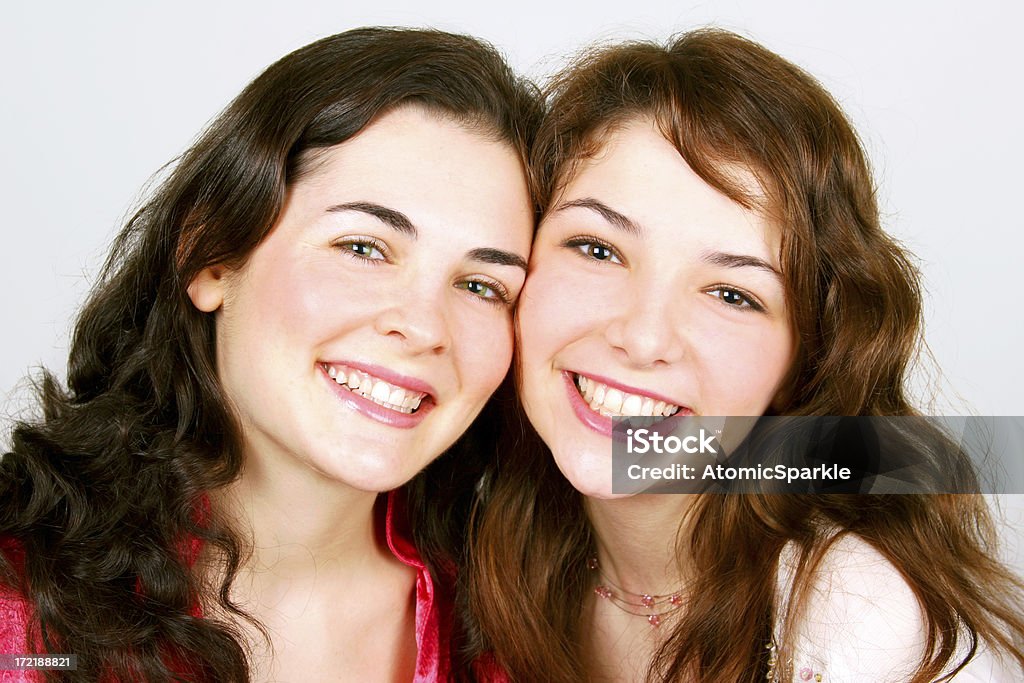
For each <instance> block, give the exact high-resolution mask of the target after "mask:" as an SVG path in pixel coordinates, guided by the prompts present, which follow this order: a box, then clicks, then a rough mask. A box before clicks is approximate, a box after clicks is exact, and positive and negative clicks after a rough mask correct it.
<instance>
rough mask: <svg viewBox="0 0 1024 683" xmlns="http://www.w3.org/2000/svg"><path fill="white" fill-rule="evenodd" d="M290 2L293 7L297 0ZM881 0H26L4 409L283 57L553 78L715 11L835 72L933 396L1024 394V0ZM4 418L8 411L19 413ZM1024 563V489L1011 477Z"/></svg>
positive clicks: (4, 127)
mask: <svg viewBox="0 0 1024 683" xmlns="http://www.w3.org/2000/svg"><path fill="white" fill-rule="evenodd" d="M286 5H287V6H286ZM907 5H908V6H903V4H901V3H893V2H891V1H877V0H870V1H864V2H859V3H855V4H846V5H842V6H833V5H832V3H820V2H775V3H764V2H756V1H750V2H740V1H735V0H734V1H732V2H720V3H683V2H673V1H670V0H655V1H651V0H630V1H629V2H617V3H589V2H588V3H586V4H584V3H582V2H576V3H564V4H555V3H553V2H550V1H547V2H517V3H503V4H502V5H500V6H497V5H494V6H492V5H491V4H490V3H479V4H477V3H472V2H468V1H466V0H432V1H431V2H429V3H427V2H409V1H406V2H402V3H390V4H387V5H384V4H382V3H371V4H370V6H367V5H365V4H364V5H358V6H357V5H356V4H355V3H346V2H339V1H337V0H323V1H313V0H305V1H303V0H297V1H293V2H289V3H283V2H274V3H266V2H255V1H250V2H225V3H212V2H210V3H206V2H196V1H192V0H188V1H180V2H174V3H169V2H168V3H164V4H162V5H161V4H159V3H136V2H128V1H124V2H102V1H96V2H90V3H72V2H67V3H64V4H61V3H53V2H50V3H46V2H40V3H18V4H17V5H14V6H8V7H6V8H5V10H4V12H3V20H2V25H0V65H2V66H0V73H2V76H3V77H2V81H0V82H2V84H3V85H2V98H3V100H2V102H3V107H2V108H0V131H3V141H4V145H3V165H2V170H0V173H2V176H0V181H2V182H0V192H2V198H3V218H2V226H3V227H2V230H3V249H2V252H0V278H2V279H0V307H2V309H0V310H2V313H3V320H4V321H5V324H4V327H3V332H2V337H0V350H2V356H0V402H2V409H0V419H2V420H6V419H9V416H12V415H13V416H16V415H19V414H24V411H26V410H28V408H27V407H26V406H29V405H30V402H29V400H28V399H27V396H28V393H27V391H26V384H25V382H24V379H23V378H24V377H25V376H26V374H27V373H28V372H29V371H30V370H31V369H32V368H33V367H37V366H39V365H45V366H47V367H49V368H51V369H54V370H57V371H58V372H61V373H62V368H63V364H64V361H65V357H66V352H67V349H66V346H67V341H68V332H69V325H70V320H71V318H72V316H73V314H74V312H75V310H76V309H77V307H78V305H79V303H80V302H81V300H82V298H83V297H84V295H85V294H86V292H87V291H88V288H89V286H90V283H91V282H92V280H93V277H94V275H95V273H96V270H97V267H98V265H99V264H100V262H101V261H102V258H103V256H104V254H105V252H106V248H107V245H108V243H109V241H110V239H111V238H112V236H113V234H114V232H115V231H116V228H117V226H118V224H119V223H120V222H122V221H123V219H124V218H125V216H126V215H127V214H128V213H129V211H130V209H131V208H132V206H134V204H135V202H136V201H137V200H138V198H139V197H140V196H141V191H142V189H143V187H144V186H145V184H146V182H147V180H148V179H149V178H150V177H151V174H153V173H154V172H155V171H156V170H157V169H158V168H160V167H161V166H162V165H163V164H165V163H166V162H168V161H169V160H171V159H173V158H174V157H175V156H176V155H178V154H179V153H181V152H182V151H183V150H184V149H185V148H187V147H188V145H189V144H190V142H191V141H192V140H193V139H194V137H195V135H196V134H197V133H198V131H199V130H200V129H201V128H202V127H203V126H204V125H205V124H206V123H207V122H209V121H210V119H211V118H212V117H214V116H215V115H216V113H217V112H218V111H219V110H220V109H221V108H222V107H224V105H226V104H227V103H228V101H229V100H230V99H231V98H232V97H233V96H234V95H235V94H237V93H238V91H240V90H241V88H242V87H243V86H244V85H245V83H246V82H248V81H249V80H250V79H251V78H253V77H254V76H255V75H256V74H258V73H259V72H260V71H261V70H262V69H263V68H264V67H265V66H267V65H268V64H269V63H271V62H272V61H274V60H275V59H277V58H278V57H280V56H282V55H284V54H285V53H286V52H289V51H290V50H292V49H295V48H297V47H299V46H301V45H303V44H305V43H307V42H310V41H311V40H313V39H315V38H318V37H322V36H325V35H328V34H331V33H335V32H338V31H342V30H345V29H347V28H351V27H355V26H360V25H366V24H391V25H416V26H422V25H430V26H435V27H438V28H444V29H449V30H456V31H463V32H468V33H472V34H475V35H477V36H480V37H483V38H486V39H488V40H490V41H491V42H493V43H495V44H496V45H497V46H498V47H499V48H501V49H502V50H503V51H504V52H505V53H506V54H507V55H508V57H509V59H510V60H511V62H512V63H513V65H515V66H516V67H517V68H519V69H520V70H521V71H523V72H525V73H527V74H529V75H531V76H534V77H536V78H543V77H544V76H545V75H546V74H547V73H550V72H551V71H552V70H553V69H554V68H556V67H557V66H558V65H559V64H560V63H561V61H562V59H563V57H564V56H565V55H566V54H569V53H571V52H572V51H573V50H575V49H576V48H578V47H580V46H582V45H584V44H587V43H590V42H592V41H594V40H616V39H621V38H637V37H653V38H658V39H663V38H665V37H666V36H667V35H669V34H670V33H671V32H673V31H677V30H683V29H687V28H693V27H697V26H702V25H706V24H710V23H713V24H717V25H719V26H722V27H725V28H729V29H733V30H737V31H739V32H741V33H744V34H746V35H748V36H750V37H753V38H755V39H756V40H758V41H760V42H762V43H764V44H766V45H767V46H768V47H770V48H771V49H773V50H775V51H777V52H779V53H780V54H782V55H783V56H785V57H787V58H789V59H791V60H793V61H795V62H796V63H798V64H800V65H801V66H803V67H805V68H806V69H807V70H809V71H810V72H811V73H812V74H814V75H815V76H817V77H818V78H819V79H820V80H821V81H822V82H823V83H824V85H825V86H826V87H827V88H828V89H829V90H830V91H831V92H832V93H833V94H834V95H835V96H836V98H837V99H838V100H839V101H840V103H841V104H842V105H843V106H844V107H845V109H846V111H847V112H848V113H849V114H850V116H851V117H852V119H853V121H854V123H855V124H856V126H857V128H858V130H859V131H860V133H861V135H862V137H863V141H864V144H865V146H866V148H867V150H868V153H869V155H870V157H871V159H872V161H873V163H874V167H875V173H876V177H877V179H878V182H879V198H880V202H881V206H882V210H883V214H884V217H885V224H886V226H887V228H888V229H889V230H890V231H891V232H892V233H893V234H895V235H896V236H898V237H899V238H900V239H901V240H902V241H903V242H904V243H905V244H906V245H907V246H908V247H909V248H910V249H911V250H912V251H913V252H914V253H915V254H916V255H917V257H918V259H919V262H920V266H921V268H922V270H923V272H924V276H925V282H926V287H927V311H926V314H927V328H926V335H927V340H928V344H929V346H930V349H931V358H932V360H927V359H926V362H924V363H923V364H922V367H921V368H919V369H918V370H917V372H916V373H915V376H914V385H915V387H917V389H916V393H917V396H918V399H919V401H920V403H921V405H922V406H923V407H925V408H926V409H928V410H929V412H932V413H940V414H941V413H947V414H971V413H973V414H983V415H1024V392H1022V391H1021V390H1020V387H1019V384H1020V381H1021V379H1024V357H1022V355H1021V353H1020V352H1019V348H1020V347H1021V345H1022V344H1021V342H1022V341H1024V324H1022V323H1021V318H1022V316H1021V312H1020V306H1019V302H1018V299H1017V297H1018V296H1019V294H1020V286H1019V278H1020V273H1021V268H1020V267H1019V266H1018V263H1017V261H1018V259H1019V258H1020V255H1021V252H1022V249H1021V247H1022V246H1024V236H1022V230H1021V229H1022V227H1024V220H1022V219H1021V216H1020V209H1019V208H1018V204H1017V202H1016V199H1017V198H1018V195H1019V193H1020V189H1019V185H1020V180H1021V173H1020V172H1019V170H1018V168H1019V164H1020V160H1021V158H1022V155H1024V134H1022V132H1021V127H1020V125H1019V122H1018V119H1019V118H1020V117H1021V110H1022V107H1021V104H1022V95H1021V91H1020V82H1021V79H1020V74H1019V69H1020V67H1021V65H1022V64H1024V59H1022V57H1024V50H1022V49H1021V40H1020V35H1019V27H1020V25H1021V23H1022V21H1021V20H1022V19H1024V9H1022V7H1024V6H1022V5H1021V4H1020V3H1019V2H1016V3H1011V2H1005V3H1000V2H994V1H992V0H982V1H979V2H972V3H970V4H969V5H966V4H965V5H960V4H958V3H944V2H933V3H928V4H924V3H921V4H918V3H913V4H910V3H908V4H907ZM4 424H6V422H5V423H4ZM1001 502H1002V503H1003V505H1004V507H1005V508H1006V528H1005V530H1004V531H1005V536H1006V538H1007V540H1008V541H1009V548H1008V552H1009V553H1010V556H1011V557H1013V558H1015V559H1014V561H1015V562H1016V563H1017V566H1018V567H1022V566H1024V559H1022V555H1024V553H1022V549H1021V545H1022V544H1021V543H1020V539H1019V536H1020V529H1021V528H1022V527H1024V500H1022V499H1021V498H1020V497H1018V498H1017V499H1016V500H1014V499H1011V498H1006V499H1004V500H1003V501H1001Z"/></svg>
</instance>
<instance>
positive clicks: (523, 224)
mask: <svg viewBox="0 0 1024 683" xmlns="http://www.w3.org/2000/svg"><path fill="white" fill-rule="evenodd" d="M539 115H540V105H539V100H538V99H537V97H536V95H535V92H534V89H533V88H532V87H531V86H529V85H528V84H527V83H526V82H524V81H520V80H518V79H517V78H516V77H515V76H514V75H513V74H512V73H511V71H510V70H509V68H508V67H507V66H506V64H505V63H504V61H503V60H502V59H501V57H500V56H499V55H498V54H497V53H496V52H495V51H494V50H493V49H492V48H490V47H488V46H486V45H484V44H482V43H480V42H478V41H476V40H474V39H472V38H468V37H465V36H458V35H451V34H446V33H441V32H435V31H417V30H391V29H372V28H371V29H360V30H354V31H350V32H347V33H343V34H340V35H336V36H332V37H330V38H325V39H323V40H321V41H318V42H316V43H313V44H311V45H309V46H307V47H304V48H302V49H300V50H298V51H296V52H294V53H292V54H290V55H288V56H286V57H284V58H283V59H281V60H280V61H279V62H277V63H276V64H274V65H272V66H271V67H269V68H268V69H267V70H266V71H265V72H264V73H263V74H262V75H260V76H259V77H258V78H257V79H256V80H255V81H253V82H252V83H251V84H250V85H249V86H248V87H247V88H246V89H245V90H244V91H243V92H242V94H241V95H239V97H238V98H237V99H236V100H235V101H234V102H233V103H232V104H231V105H230V106H229V107H228V109H227V110H226V111H225V112H224V113H223V114H222V115H221V116H220V117H219V118H218V119H217V120H216V121H215V122H214V123H213V124H212V125H211V126H210V128H209V130H207V131H206V132H205V134H204V135H203V136H202V137H201V139H200V140H199V141H198V142H197V143H196V144H195V146H194V147H192V149H190V150H189V151H188V152H187V153H186V154H185V155H184V156H183V157H182V159H181V160H180V161H179V162H178V164H177V165H176V166H175V168H174V170H173V171H172V172H171V173H170V175H169V177H168V178H167V180H166V181H165V182H164V183H163V184H162V186H161V187H160V188H159V189H158V190H157V191H156V193H155V194H154V196H153V197H152V199H150V200H149V201H148V202H147V203H146V204H145V205H144V206H143V207H142V209H141V210H140V211H139V212H138V213H137V214H136V215H135V216H134V217H133V218H132V219H131V220H130V221H129V222H128V224H127V226H126V227H125V229H124V231H123V232H122V233H121V234H120V236H119V237H118V239H117V241H116V243H115V245H114V248H113V252H112V255H111V256H110V259H109V262H108V264H107V266H106V269H105V271H104V275H103V277H102V280H101V282H100V283H99V285H98V287H97V288H96V290H95V291H94V292H93V294H92V296H91V298H90V299H89V301H88V302H87V304H86V306H85V308H84V310H83V311H82V313H81V317H80V318H79V320H78V323H77V327H76V328H75V335H74V340H73V344H72V349H71V353H70V359H69V367H68V387H67V389H66V390H65V389H63V388H62V387H60V386H59V385H58V383H57V382H56V381H55V380H54V379H53V377H52V376H50V375H46V376H44V378H43V381H42V386H41V402H42V408H43V413H44V414H43V417H42V418H41V419H40V420H39V421H38V422H33V423H23V424H19V425H18V426H17V427H16V428H15V430H14V432H13V436H12V443H13V446H12V450H11V452H10V453H7V454H6V455H5V456H4V457H3V459H2V462H0V543H2V546H0V549H2V551H3V552H2V553H0V572H2V573H0V578H2V580H0V652H3V653H15V654H16V653H65V654H74V655H76V656H77V670H76V671H67V672H54V673H55V674H60V676H59V677H60V678H62V679H65V680H83V681H93V680H100V679H102V680H146V681H159V680H171V679H174V680H209V681H241V680H247V679H250V678H252V679H259V680H302V681H311V680H327V679H330V680H371V679H372V680H395V681H409V680H416V681H434V680H446V679H447V678H448V676H449V673H450V672H449V652H450V649H451V647H452V643H451V642H450V638H449V635H450V634H449V631H450V628H451V619H450V609H449V606H448V602H449V601H450V599H451V595H450V591H449V590H448V586H447V585H446V584H445V579H446V578H449V579H450V576H447V573H448V569H449V568H450V566H451V563H452V562H453V560H456V559H457V557H456V554H457V552H459V550H460V549H461V541H462V538H461V535H460V531H461V530H460V525H459V519H460V514H461V511H462V508H463V507H464V506H465V505H466V503H467V501H466V500H465V499H466V498H468V494H469V493H471V492H472V486H473V482H474V481H475V479H476V476H478V469H477V468H476V466H475V464H474V463H475V462H476V460H478V459H479V456H477V455H476V453H477V451H478V450H479V449H478V448H476V447H471V445H470V444H467V443H465V442H463V443H462V448H461V450H460V452H458V453H454V454H449V456H448V457H446V458H443V459H442V460H441V461H438V462H437V463H435V464H434V466H433V467H431V468H428V469H427V470H426V471H425V472H423V473H421V474H419V475H418V476H417V473H419V472H420V471H421V470H423V469H424V468H425V467H426V466H427V465H428V464H429V463H431V461H432V460H434V459H435V458H437V457H438V456H439V455H441V453H442V452H444V451H445V450H446V449H449V447H451V446H452V445H453V443H454V442H456V440H457V439H458V438H459V437H460V435H462V434H463V432H465V431H466V430H467V428H469V427H470V424H471V423H472V422H473V420H474V418H475V417H476V416H477V415H478V413H480V411H481V409H482V408H483V407H484V404H485V402H486V401H487V400H488V397H489V396H490V395H491V394H492V392H494V391H495V389H496V388H498V386H499V384H501V382H502V380H503V378H504V377H505V375H506V373H507V370H508V366H509V362H510V359H511V354H512V336H513V335H512V306H513V303H514V301H515V300H516V298H517V296H518V293H519V290H520V288H521V287H522V284H523V280H524V279H525V266H526V259H527V257H528V255H529V247H530V240H531V237H532V231H533V227H534V226H533V218H534V210H533V202H532V201H531V197H530V193H529V191H528V186H527V182H526V176H525V173H524V166H525V160H526V159H525V155H526V150H527V147H528V144H529V141H530V137H531V135H532V131H533V130H534V129H535V127H536V124H537V122H538V121H539ZM485 426H486V425H485ZM470 436H471V435H470ZM458 449H459V447H458V446H456V448H455V450H458ZM453 458H457V460H453ZM410 480H413V481H412V482H411V483H409V484H408V485H407V486H405V488H401V489H399V487H403V485H406V484H407V482H410ZM395 489H398V490H397V491H395ZM386 491H391V493H390V494H388V495H386V496H382V497H378V494H379V493H381V492H386ZM428 492H429V502H428V500H427V493H428ZM410 528H411V531H410V530H409V529H410ZM3 675H4V676H7V677H9V676H12V675H16V674H8V673H5V674H3ZM22 675H23V676H24V677H25V678H26V679H30V680H35V674H32V675H30V674H29V673H28V672H25V673H23V674H22ZM4 680H8V678H6V677H5V678H4ZM17 680H20V679H17Z"/></svg>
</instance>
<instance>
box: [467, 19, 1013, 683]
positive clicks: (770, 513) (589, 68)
mask: <svg viewBox="0 0 1024 683" xmlns="http://www.w3.org/2000/svg"><path fill="white" fill-rule="evenodd" d="M549 104H550V108H549V111H548V112H547V114H546V118H545V121H544V123H542V125H541V128H540V131H539V133H538V136H537V144H536V145H535V147H534V150H533V152H532V162H533V167H534V170H535V172H536V175H537V177H538V178H539V179H540V184H541V186H542V197H541V204H542V207H543V209H544V213H543V219H542V220H541V223H540V227H539V228H538V232H537V236H536V239H535V243H534V247H533V253H532V256H531V263H530V275H529V277H528V278H527V283H526V285H525V287H524V290H523V295H522V297H521V301H520V305H519V309H518V310H519V320H518V323H519V329H518V332H519V338H520V342H521V344H520V347H519V364H518V365H519V368H518V369H519V380H520V382H519V393H520V396H521V399H522V401H521V402H522V408H523V411H522V412H523V413H525V415H524V416H515V415H513V416H512V418H513V420H512V427H511V429H510V433H511V434H516V435H517V436H518V435H521V437H519V438H515V439H513V438H510V439H509V440H508V441H507V442H505V443H503V444H502V449H503V450H505V451H507V452H504V453H500V454H499V457H498V458H496V459H495V460H494V461H493V463H492V465H491V466H490V467H489V471H488V474H487V476H486V478H485V480H484V484H483V485H482V486H481V496H480V498H481V502H480V504H479V505H478V507H477V515H476V517H475V523H474V525H473V527H472V528H473V530H474V532H475V537H474V539H473V554H472V572H471V577H470V593H471V600H470V601H469V608H470V611H471V615H472V617H473V618H474V619H475V620H476V624H477V626H478V629H476V635H477V638H476V641H475V642H476V644H477V645H478V648H479V650H480V651H481V652H483V651H490V652H492V653H493V655H494V656H495V657H496V658H497V660H498V661H499V663H501V664H502V665H503V667H504V669H505V670H506V671H507V672H508V673H509V674H510V677H511V678H512V679H513V680H517V681H532V680H536V672H538V671H543V672H544V677H543V678H544V680H545V681H548V682H559V683H569V682H574V681H644V680H646V681H659V682H661V681H679V682H680V683H697V682H703V681H708V682H711V681H715V682H717V681H743V682H748V683H754V682H755V681H765V680H768V681H771V682H773V683H782V682H786V683H789V682H791V681H825V682H828V683H839V682H844V683H845V682H849V683H862V682H863V681H898V682H900V683H906V682H908V681H910V682H912V683H932V682H933V681H936V680H951V679H952V678H953V677H954V676H955V677H956V680H957V681H1019V680H1021V677H1020V671H1021V669H1020V667H1021V666H1022V665H1024V650H1022V646H1021V643H1024V620H1022V617H1021V614H1022V613H1024V584H1022V582H1021V579H1020V578H1019V577H1017V576H1015V575H1014V574H1013V573H1012V572H1011V571H1010V570H1008V569H1007V568H1006V567H1004V566H1002V565H1001V564H1000V562H999V561H998V559H997V557H998V556H997V554H996V552H995V550H994V543H993V533H992V527H991V522H990V520H989V517H988V513H987V510H986V507H985V505H984V501H982V500H981V497H980V496H979V495H895V494H892V493H882V494H877V495H869V494H860V495H857V494H838V493H819V494H815V495H810V494H785V495H783V494H777V493H768V492H763V491H758V490H755V491H753V492H751V493H742V494H741V493H729V494H715V493H709V492H702V493H697V494H654V493H643V494H631V495H626V494H622V493H617V492H616V491H614V490H613V446H612V443H613V438H615V437H617V436H619V434H618V433H617V432H613V419H612V418H613V417H622V416H647V417H648V418H649V419H650V420H651V421H652V422H653V421H658V420H657V418H658V416H661V417H669V416H675V415H684V416H686V415H695V416H726V417H746V416H753V417H760V416H762V415H766V414H767V415H773V414H779V415H786V416H837V415H839V416H842V415H851V416H915V415H917V411H916V410H915V408H914V407H913V406H912V405H911V404H910V403H909V402H908V400H907V399H906V396H905V391H904V377H905V372H906V369H907V366H908V363H909V361H910V359H911V358H912V356H913V354H914V352H915V350H916V347H917V344H918V343H919V341H920V340H919V321H920V318H921V297H920V288H919V285H918V278H917V273H916V271H915V270H914V268H913V266H912V265H911V261H910V259H909V257H908V255H907V254H906V253H904V251H903V250H902V249H901V248H900V246H899V245H898V244H897V243H896V242H895V241H894V240H893V239H892V238H891V237H889V236H888V235H887V234H886V233H885V232H884V231H883V230H882V227H881V225H880V219H879V215H878V208H877V206H876V204H875V192H874V187H873V184H872V181H871V176H870V173H869V171H868V166H867V161H866V158H865V155H864V152H863V150H862V149H861V147H860V144H859V142H858V140H857V136H856V134H855V132H854V130H853V129H852V127H851V126H850V124H849V123H848V121H847V120H846V117H845V116H844V115H843V113H842V111H841V110H840V109H839V107H838V105H837V104H836V103H835V101H834V100H833V99H832V98H831V97H830V96H829V94H828V93H827V92H825V91H824V90H823V89H822V87H821V86H820V85H819V84H818V83H817V82H816V81H815V80H814V79H813V78H811V77H810V76H809V75H807V74H806V73H804V72H803V71H801V70H800V69H799V68H797V67H796V66H794V65H792V64H790V63H788V62H786V61H785V60H783V59H782V58H781V57H779V56H778V55H776V54H774V53H772V52H770V51H768V50H767V49H765V48H763V47H762V46H760V45H758V44H756V43H753V42H751V41H749V40H746V39H744V38H741V37H740V36H737V35H734V34H731V33H728V32H725V31H720V30H703V31H694V32H691V33H686V34H682V35H680V36H679V37H677V38H676V39H674V40H672V41H670V42H669V43H668V44H667V45H666V46H661V45H655V44H650V43H635V44H624V45H617V46H612V47H607V48H604V49H598V50H595V51H594V52H592V53H588V54H586V55H584V56H583V57H582V58H581V59H580V60H579V61H578V62H577V63H575V64H573V65H572V66H570V67H569V68H568V69H566V70H565V71H564V72H563V73H562V74H561V75H560V76H559V77H557V78H556V79H555V81H554V83H553V85H552V86H551V88H550V92H549ZM522 417H525V418H528V421H529V425H527V424H521V423H519V422H517V419H521V418H522ZM674 421H675V420H660V421H658V422H661V423H662V424H670V423H672V422H674ZM644 422H646V420H645V421H644ZM530 425H532V427H533V428H534V430H531V429H530V428H529V427H530ZM627 433H628V432H627ZM690 438H694V437H690ZM910 446H911V447H912V448H911V449H910V450H911V452H910V453H908V455H913V456H918V455H929V454H927V453H923V448H922V447H921V446H920V444H919V442H916V441H915V442H913V443H912V444H910ZM751 448H752V449H753V446H752V447H751ZM952 448H954V446H953V445H952V444H950V443H949V442H948V440H942V445H941V448H940V449H939V451H940V452H943V453H944V452H946V451H947V450H948V449H952ZM912 449H916V450H912ZM755 455H758V456H760V455H764V454H762V453H757V454H755Z"/></svg>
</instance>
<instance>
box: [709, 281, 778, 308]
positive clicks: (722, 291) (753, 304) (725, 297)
mask: <svg viewBox="0 0 1024 683" xmlns="http://www.w3.org/2000/svg"><path fill="white" fill-rule="evenodd" d="M706 291H707V293H708V294H710V295H711V296H713V297H715V298H716V299H718V300H719V301H721V302H722V303H724V304H726V305H728V306H732V307H733V308H742V309H748V310H753V311H764V307H763V306H762V305H761V304H760V303H758V301H757V299H755V298H754V297H752V296H750V295H748V294H747V293H746V292H743V291H741V290H738V289H734V288H732V287H722V286H718V287H714V288H713V289H709V290H706Z"/></svg>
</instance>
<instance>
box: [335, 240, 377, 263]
mask: <svg viewBox="0 0 1024 683" xmlns="http://www.w3.org/2000/svg"><path fill="white" fill-rule="evenodd" d="M341 248H342V249H344V250H346V251H348V252H350V253H351V254H352V255H353V256H356V257H357V258H362V259H367V260H371V261H383V260H384V254H383V252H381V250H380V249H378V248H377V246H376V245H374V244H373V243H372V242H344V243H342V244H341Z"/></svg>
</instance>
